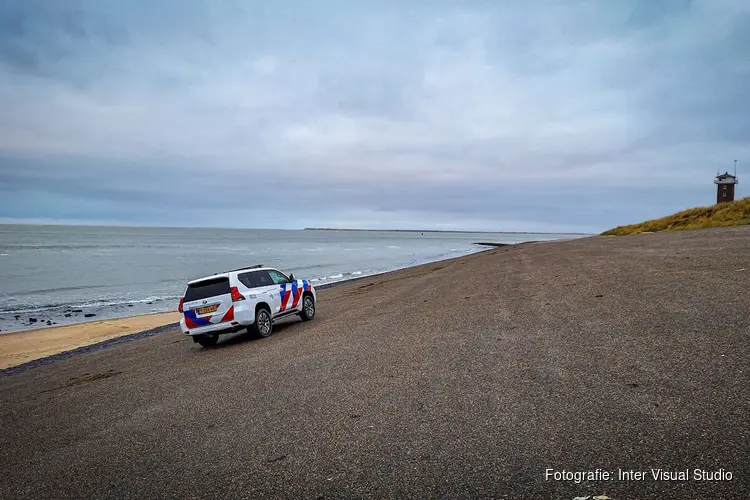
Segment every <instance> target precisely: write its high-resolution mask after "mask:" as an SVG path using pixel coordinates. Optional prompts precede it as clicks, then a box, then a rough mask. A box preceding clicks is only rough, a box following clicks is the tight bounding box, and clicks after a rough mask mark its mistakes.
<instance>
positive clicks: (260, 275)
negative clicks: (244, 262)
mask: <svg viewBox="0 0 750 500" xmlns="http://www.w3.org/2000/svg"><path fill="white" fill-rule="evenodd" d="M251 274H252V275H253V282H254V283H255V286H256V287H258V286H271V285H273V284H274V283H273V280H272V279H271V276H270V275H269V274H268V271H253V272H252V273H251Z"/></svg>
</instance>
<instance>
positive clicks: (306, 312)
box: [299, 295, 315, 321]
mask: <svg viewBox="0 0 750 500" xmlns="http://www.w3.org/2000/svg"><path fill="white" fill-rule="evenodd" d="M299 317H300V318H302V321H310V320H311V319H313V318H314V317H315V299H314V298H313V296H312V295H305V296H304V297H302V311H300V313H299Z"/></svg>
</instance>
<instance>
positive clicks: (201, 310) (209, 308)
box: [198, 304, 219, 314]
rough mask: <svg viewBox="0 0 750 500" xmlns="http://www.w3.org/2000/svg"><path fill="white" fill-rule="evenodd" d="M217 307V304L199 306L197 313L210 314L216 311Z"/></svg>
mask: <svg viewBox="0 0 750 500" xmlns="http://www.w3.org/2000/svg"><path fill="white" fill-rule="evenodd" d="M218 308H219V304H214V305H212V306H205V307H199V308H198V314H211V313H212V312H216V310H217V309H218Z"/></svg>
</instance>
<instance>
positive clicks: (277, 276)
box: [268, 271, 289, 285]
mask: <svg viewBox="0 0 750 500" xmlns="http://www.w3.org/2000/svg"><path fill="white" fill-rule="evenodd" d="M268 274H269V275H271V279H272V280H273V282H274V283H275V284H276V285H281V284H282V283H289V278H287V277H286V276H284V275H283V274H282V273H280V272H278V271H268Z"/></svg>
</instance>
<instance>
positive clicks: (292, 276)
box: [289, 273, 294, 281]
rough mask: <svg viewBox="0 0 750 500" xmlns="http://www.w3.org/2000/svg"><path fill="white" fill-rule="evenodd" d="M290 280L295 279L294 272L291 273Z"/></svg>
mask: <svg viewBox="0 0 750 500" xmlns="http://www.w3.org/2000/svg"><path fill="white" fill-rule="evenodd" d="M289 281H294V273H292V274H290V275H289Z"/></svg>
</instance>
